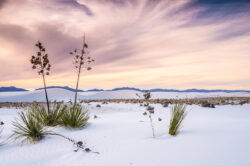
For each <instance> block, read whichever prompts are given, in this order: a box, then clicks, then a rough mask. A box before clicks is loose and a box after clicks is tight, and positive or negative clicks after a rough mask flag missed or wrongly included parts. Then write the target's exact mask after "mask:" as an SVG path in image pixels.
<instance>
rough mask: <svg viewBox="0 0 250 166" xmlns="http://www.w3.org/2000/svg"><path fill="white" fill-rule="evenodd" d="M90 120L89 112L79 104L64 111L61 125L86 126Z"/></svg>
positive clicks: (68, 126) (71, 126)
mask: <svg viewBox="0 0 250 166" xmlns="http://www.w3.org/2000/svg"><path fill="white" fill-rule="evenodd" d="M88 120H89V112H88V110H87V109H86V108H85V107H82V106H81V105H79V104H77V105H75V106H71V107H69V108H68V109H66V110H65V111H64V114H63V116H62V120H61V125H62V126H64V127H66V128H84V127H86V126H87V124H88Z"/></svg>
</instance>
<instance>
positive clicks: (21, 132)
mask: <svg viewBox="0 0 250 166" xmlns="http://www.w3.org/2000/svg"><path fill="white" fill-rule="evenodd" d="M18 117H19V119H15V121H13V122H12V125H13V126H14V129H13V134H12V135H11V136H10V138H14V140H21V142H22V143H25V142H30V143H35V142H38V141H40V140H42V139H43V138H44V137H45V135H47V134H48V131H47V130H46V128H45V127H44V125H43V124H42V123H40V122H39V121H38V120H37V119H36V118H34V116H33V115H32V114H31V113H30V112H26V113H24V112H20V113H18Z"/></svg>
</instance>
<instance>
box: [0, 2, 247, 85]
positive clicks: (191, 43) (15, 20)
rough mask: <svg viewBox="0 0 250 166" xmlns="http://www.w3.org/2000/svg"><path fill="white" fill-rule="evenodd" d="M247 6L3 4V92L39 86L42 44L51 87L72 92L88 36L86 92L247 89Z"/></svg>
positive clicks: (83, 80) (0, 74)
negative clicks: (78, 55) (37, 57)
mask: <svg viewBox="0 0 250 166" xmlns="http://www.w3.org/2000/svg"><path fill="white" fill-rule="evenodd" d="M249 9H250V3H249V1H247V0H238V1H233V0H227V1H226V0H219V1H217V2H216V1H214V0H0V43H1V44H0V66H1V71H0V86H17V87H22V88H26V89H34V88H38V87H41V86H42V85H41V78H40V77H38V76H37V73H35V72H33V71H32V69H31V65H30V62H29V60H30V57H31V56H32V55H33V54H35V53H36V51H37V50H36V48H35V46H34V45H35V43H36V42H37V41H38V40H39V41H41V42H42V43H43V44H44V46H45V47H46V49H47V52H48V54H49V57H50V61H51V65H52V68H51V75H50V76H49V77H47V84H48V86H52V85H53V86H56V85H59V86H70V87H74V85H75V78H76V72H75V71H74V68H73V64H72V60H73V59H72V57H71V56H70V55H69V52H70V51H71V50H73V49H75V48H80V47H81V44H82V36H83V34H84V33H85V34H86V41H87V43H88V45H89V50H90V54H91V56H92V57H93V58H94V59H95V63H94V64H93V70H91V71H90V72H86V71H84V72H83V73H82V75H81V84H80V88H81V89H91V88H103V89H111V88H115V87H123V86H130V87H139V88H168V89H171V88H175V89H188V88H204V89H250V10H249Z"/></svg>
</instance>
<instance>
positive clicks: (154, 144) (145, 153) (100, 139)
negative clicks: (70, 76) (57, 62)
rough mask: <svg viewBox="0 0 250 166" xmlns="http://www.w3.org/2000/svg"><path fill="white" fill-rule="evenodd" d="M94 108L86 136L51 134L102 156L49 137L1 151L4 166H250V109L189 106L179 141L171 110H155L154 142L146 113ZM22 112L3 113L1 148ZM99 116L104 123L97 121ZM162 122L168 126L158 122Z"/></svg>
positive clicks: (123, 107)
mask: <svg viewBox="0 0 250 166" xmlns="http://www.w3.org/2000/svg"><path fill="white" fill-rule="evenodd" d="M96 104H97V103H91V105H89V106H88V107H89V110H90V115H91V118H90V125H89V126H88V127H87V128H85V129H83V130H67V129H64V128H62V127H55V128H49V129H50V130H53V131H55V132H57V133H60V134H63V135H66V136H68V137H71V138H74V139H76V140H82V141H84V142H85V143H86V144H87V146H88V147H89V148H91V149H92V150H94V151H98V152H100V154H99V155H97V154H93V153H85V152H82V151H78V152H74V149H75V148H74V147H73V145H72V144H71V142H69V141H67V140H65V139H63V138H60V137H56V136H48V137H46V138H45V139H44V140H42V141H41V142H39V143H37V144H24V145H22V146H21V145H20V144H18V143H16V142H13V141H8V142H6V143H5V145H3V146H0V165H1V166H17V165H18V166H33V165H34V166H37V165H39V166H79V165H86V166H168V165H169V166H249V165H250V158H249V154H250V144H249V140H250V132H249V129H250V111H249V110H250V104H245V105H243V106H239V105H237V106H231V105H226V106H217V107H216V108H214V109H211V108H202V107H199V106H197V105H192V106H188V107H187V109H188V110H189V113H188V115H187V117H186V119H185V120H184V123H183V127H182V128H181V131H180V133H179V135H178V136H177V137H172V136H169V135H168V134H167V133H168V125H169V119H170V108H169V107H168V108H163V107H162V106H161V105H160V104H154V105H152V106H154V107H155V114H154V115H153V123H154V126H155V133H156V138H152V132H151V128H150V124H149V118H148V117H147V116H143V115H142V113H143V112H144V111H145V107H139V105H138V104H124V103H120V104H117V103H109V104H103V105H102V106H101V108H97V107H96ZM18 111H20V110H16V109H5V108H0V118H1V120H3V121H4V122H5V125H4V130H3V132H2V136H1V138H0V142H1V141H3V140H6V139H7V138H8V137H9V136H10V135H11V134H12V125H11V122H12V121H13V120H14V118H15V117H16V116H17V112H18ZM93 115H97V116H98V117H99V118H97V119H93ZM158 117H161V118H162V119H163V120H162V121H161V122H158V121H157V119H158Z"/></svg>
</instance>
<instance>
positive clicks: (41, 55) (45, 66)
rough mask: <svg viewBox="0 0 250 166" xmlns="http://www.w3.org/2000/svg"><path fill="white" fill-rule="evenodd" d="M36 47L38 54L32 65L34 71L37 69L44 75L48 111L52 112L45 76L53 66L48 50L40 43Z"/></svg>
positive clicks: (33, 57) (32, 59)
mask: <svg viewBox="0 0 250 166" xmlns="http://www.w3.org/2000/svg"><path fill="white" fill-rule="evenodd" d="M35 46H36V47H37V48H38V52H37V54H36V56H34V55H33V56H32V57H31V59H30V62H31V64H32V69H34V70H35V69H36V70H37V72H38V74H39V75H42V78H43V86H44V91H45V97H46V103H47V109H48V112H50V110H49V99H48V93H47V86H46V81H45V75H49V74H50V68H51V65H50V63H49V59H48V54H47V53H46V52H45V51H46V50H45V48H44V47H43V45H42V43H41V42H39V41H38V42H37V44H36V45H35Z"/></svg>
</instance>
